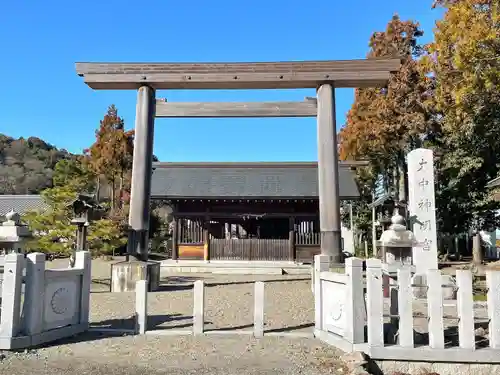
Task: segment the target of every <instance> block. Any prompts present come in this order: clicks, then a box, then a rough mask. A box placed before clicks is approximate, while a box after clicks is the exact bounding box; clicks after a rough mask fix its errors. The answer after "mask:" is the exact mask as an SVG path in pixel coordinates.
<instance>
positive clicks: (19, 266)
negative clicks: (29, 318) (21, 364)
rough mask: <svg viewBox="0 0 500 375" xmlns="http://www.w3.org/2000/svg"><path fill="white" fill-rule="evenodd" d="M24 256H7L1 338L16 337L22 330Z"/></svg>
mask: <svg viewBox="0 0 500 375" xmlns="http://www.w3.org/2000/svg"><path fill="white" fill-rule="evenodd" d="M23 267H24V255H23V254H13V253H11V254H7V256H6V257H5V264H4V268H3V269H4V274H3V285H2V306H1V309H2V314H1V316H0V337H3V338H11V337H16V336H17V334H18V333H19V331H20V330H21V288H22V285H23Z"/></svg>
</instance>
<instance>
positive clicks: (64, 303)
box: [50, 287, 71, 315]
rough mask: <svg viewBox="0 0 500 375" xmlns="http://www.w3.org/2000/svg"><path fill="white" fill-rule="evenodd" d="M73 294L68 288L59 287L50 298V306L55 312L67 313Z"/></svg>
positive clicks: (58, 313)
mask: <svg viewBox="0 0 500 375" xmlns="http://www.w3.org/2000/svg"><path fill="white" fill-rule="evenodd" d="M70 298H71V294H70V292H69V290H68V289H67V288H64V287H63V288H59V289H57V290H56V291H55V292H54V294H53V295H52V298H51V300H50V306H51V307H52V311H53V312H54V314H57V315H63V314H66V312H67V311H68V308H69V305H70Z"/></svg>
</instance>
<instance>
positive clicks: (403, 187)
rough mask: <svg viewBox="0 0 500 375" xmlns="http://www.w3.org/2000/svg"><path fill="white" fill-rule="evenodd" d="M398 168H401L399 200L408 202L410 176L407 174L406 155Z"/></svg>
mask: <svg viewBox="0 0 500 375" xmlns="http://www.w3.org/2000/svg"><path fill="white" fill-rule="evenodd" d="M398 169H399V185H398V190H399V194H398V195H399V200H400V201H404V202H407V203H408V194H407V186H408V184H407V182H408V176H407V174H406V162H405V159H404V156H403V158H402V159H401V160H400V163H399V166H398Z"/></svg>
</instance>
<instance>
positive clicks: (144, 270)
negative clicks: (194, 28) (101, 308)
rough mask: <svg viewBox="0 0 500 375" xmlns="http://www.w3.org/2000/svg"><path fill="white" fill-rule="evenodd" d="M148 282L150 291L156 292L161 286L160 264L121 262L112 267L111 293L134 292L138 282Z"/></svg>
mask: <svg viewBox="0 0 500 375" xmlns="http://www.w3.org/2000/svg"><path fill="white" fill-rule="evenodd" d="M139 280H147V282H148V291H149V292H154V291H155V290H158V288H159V286H160V263H158V262H151V261H149V262H140V261H135V260H134V261H131V262H119V263H115V264H113V265H111V292H113V293H120V292H133V291H135V286H136V282H137V281H139Z"/></svg>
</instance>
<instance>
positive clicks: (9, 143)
mask: <svg viewBox="0 0 500 375" xmlns="http://www.w3.org/2000/svg"><path fill="white" fill-rule="evenodd" d="M73 156H74V155H72V154H71V153H69V152H68V151H66V150H64V149H57V148H56V147H54V146H52V145H50V144H48V143H46V142H44V141H43V140H41V139H40V138H36V137H29V138H28V139H25V138H19V139H14V138H11V137H8V136H7V135H4V134H0V195H3V194H38V193H39V192H40V191H42V190H43V189H45V188H47V187H51V186H52V175H53V173H54V166H55V165H56V163H57V162H58V161H59V160H61V159H67V158H72V157H73Z"/></svg>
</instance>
